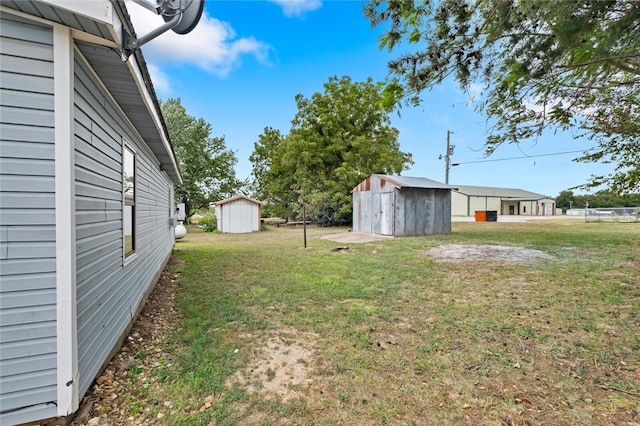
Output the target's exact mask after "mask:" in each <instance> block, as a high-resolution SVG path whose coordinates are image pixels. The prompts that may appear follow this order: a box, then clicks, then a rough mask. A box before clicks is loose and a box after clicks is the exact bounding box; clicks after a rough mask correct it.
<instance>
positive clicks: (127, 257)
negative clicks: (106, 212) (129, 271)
mask: <svg viewBox="0 0 640 426" xmlns="http://www.w3.org/2000/svg"><path fill="white" fill-rule="evenodd" d="M127 151H129V152H131V153H132V154H133V188H134V189H133V201H132V204H131V207H132V208H133V223H132V224H131V242H132V245H133V248H132V250H131V251H129V252H127V244H126V238H127V232H126V226H125V223H126V214H127V213H126V210H127V209H126V207H127V200H126V197H125V182H124V180H125V176H126V170H125V165H126V155H127ZM137 157H138V152H137V151H136V150H135V149H134V148H133V144H131V143H130V142H129V141H128V140H127V139H126V138H122V173H121V176H122V259H123V264H127V263H129V262H131V261H132V260H133V259H134V258H135V257H136V256H137V253H138V238H137V235H138V232H137V231H138V209H137V208H136V204H137V201H138V200H137V198H138V197H137V195H136V193H137V191H136V188H135V187H136V181H137V174H138V173H137V168H138V167H137V163H138V159H137Z"/></svg>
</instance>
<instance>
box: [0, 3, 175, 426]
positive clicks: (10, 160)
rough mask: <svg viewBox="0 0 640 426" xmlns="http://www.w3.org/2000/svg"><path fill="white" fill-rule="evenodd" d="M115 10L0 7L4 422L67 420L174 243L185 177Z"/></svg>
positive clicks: (0, 390) (0, 373)
mask: <svg viewBox="0 0 640 426" xmlns="http://www.w3.org/2000/svg"><path fill="white" fill-rule="evenodd" d="M123 32H128V33H133V27H132V25H131V22H130V20H129V16H128V13H127V11H126V7H125V5H124V2H123V1H120V0H118V1H115V0H114V1H108V0H93V1H62V0H60V1H28V0H20V1H17V0H16V1H10V0H1V2H0V55H1V57H0V90H1V92H0V282H1V286H0V424H2V425H13V424H20V423H26V422H42V423H44V422H46V421H48V420H51V419H60V418H65V417H68V416H70V415H72V414H73V413H74V412H75V411H76V410H77V409H78V406H79V401H80V400H81V398H82V396H83V395H84V394H85V393H86V392H87V390H88V389H89V388H90V386H91V384H92V382H93V381H94V379H95V378H96V376H97V375H98V374H99V373H100V372H101V370H102V369H103V368H104V366H105V365H106V363H107V362H108V361H109V360H110V359H111V357H112V356H113V355H114V354H115V352H116V351H117V350H118V349H119V347H120V345H121V343H122V341H123V339H124V338H126V334H127V332H128V330H129V329H130V327H131V325H132V322H133V320H134V319H135V317H136V316H137V314H138V313H139V311H140V310H141V308H142V306H143V305H144V302H145V301H146V297H147V296H148V294H149V292H150V291H151V290H152V288H153V286H154V285H155V283H156V281H157V278H158V277H159V274H160V272H161V271H162V269H163V267H164V265H165V264H166V262H167V261H168V259H169V256H170V255H171V252H172V248H173V245H174V242H175V240H174V228H173V226H174V223H175V217H174V216H175V208H174V203H173V184H174V183H176V182H179V181H180V173H179V169H178V166H177V163H176V160H175V156H174V154H173V150H172V147H171V145H170V141H169V138H168V136H167V131H166V128H165V125H164V122H163V120H162V116H161V113H160V108H159V104H158V101H157V99H156V96H155V93H154V90H153V87H152V85H151V80H150V77H149V73H148V70H147V67H146V64H145V62H144V59H143V57H142V55H141V54H140V52H136V53H135V54H134V55H132V56H131V57H130V58H129V60H128V61H126V62H123V60H122V58H121V54H120V46H121V40H120V39H121V37H122V34H123Z"/></svg>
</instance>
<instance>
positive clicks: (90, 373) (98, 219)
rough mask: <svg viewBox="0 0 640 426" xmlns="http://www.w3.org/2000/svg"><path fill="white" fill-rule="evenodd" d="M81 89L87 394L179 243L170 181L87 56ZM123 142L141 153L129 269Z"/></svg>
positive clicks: (79, 176)
mask: <svg viewBox="0 0 640 426" xmlns="http://www.w3.org/2000/svg"><path fill="white" fill-rule="evenodd" d="M114 54H116V53H115V52H114ZM74 84H75V135H76V139H75V144H76V145H75V149H76V156H75V167H76V169H75V176H76V188H75V189H76V225H77V228H76V238H77V297H78V305H77V307H78V370H79V372H80V384H79V392H80V395H82V394H83V393H85V392H86V390H87V389H88V388H89V386H90V384H91V382H92V381H93V379H94V378H95V376H96V374H97V373H98V372H99V370H100V368H101V367H102V365H103V364H104V363H105V362H106V361H108V357H109V355H111V352H112V351H113V349H114V345H116V344H117V343H118V340H119V339H120V338H121V337H122V335H123V333H124V332H125V331H126V329H127V327H128V326H129V325H130V323H131V320H132V317H133V316H134V315H135V313H136V311H137V310H138V308H139V305H140V303H141V301H142V299H143V297H144V295H145V293H146V292H147V291H148V290H149V288H150V286H151V285H152V284H153V283H154V277H155V276H156V274H157V273H158V272H159V271H160V270H161V269H162V267H163V265H164V261H165V260H166V259H167V257H168V256H169V255H170V253H171V249H172V247H173V242H174V237H173V228H172V227H171V226H170V225H169V218H170V215H171V214H172V210H173V202H172V185H171V182H170V180H169V178H168V177H167V176H166V174H165V173H164V172H162V171H160V168H159V166H158V162H157V160H156V159H155V158H154V157H153V156H152V154H151V151H150V150H149V149H148V147H147V146H146V145H145V143H144V141H142V140H140V139H139V137H138V135H137V133H135V132H134V131H133V130H132V129H130V128H129V127H128V125H127V122H126V121H125V117H124V116H123V114H122V112H121V110H120V109H119V108H118V106H117V105H115V104H114V103H113V101H112V99H111V98H110V97H109V96H108V94H107V93H105V90H104V88H103V87H102V86H101V85H100V84H99V82H98V81H97V77H96V76H95V74H94V73H93V72H92V70H91V69H90V68H89V67H88V65H87V64H86V63H85V62H84V61H83V60H82V59H81V58H76V63H75V83H74ZM141 107H142V106H141ZM123 137H126V138H127V140H128V142H129V143H130V144H131V145H132V146H133V148H134V149H135V151H136V152H137V155H136V185H135V187H136V210H137V213H136V216H137V217H136V222H137V232H136V255H135V257H134V258H133V259H131V260H129V259H127V262H126V263H123V230H122V155H123V154H122V152H123V146H122V145H123Z"/></svg>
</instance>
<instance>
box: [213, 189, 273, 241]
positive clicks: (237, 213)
mask: <svg viewBox="0 0 640 426" xmlns="http://www.w3.org/2000/svg"><path fill="white" fill-rule="evenodd" d="M263 204H264V203H263V202H262V201H258V200H254V199H253V198H249V197H247V196H245V195H237V196H235V197H231V198H227V199H226V200H222V201H218V202H216V203H215V205H216V222H217V225H216V227H217V229H218V231H219V232H222V233H225V234H242V233H247V232H256V231H259V230H260V226H261V223H260V216H261V210H262V205H263Z"/></svg>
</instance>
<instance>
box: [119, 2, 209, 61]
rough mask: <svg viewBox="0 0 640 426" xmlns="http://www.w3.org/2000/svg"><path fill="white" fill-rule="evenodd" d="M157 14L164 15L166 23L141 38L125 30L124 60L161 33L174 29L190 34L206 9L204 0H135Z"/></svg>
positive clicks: (178, 32) (177, 31) (174, 30)
mask: <svg viewBox="0 0 640 426" xmlns="http://www.w3.org/2000/svg"><path fill="white" fill-rule="evenodd" d="M133 1H134V2H135V3H137V4H139V5H141V6H143V7H145V8H147V9H149V10H150V11H152V12H154V13H155V14H157V15H162V19H164V22H165V23H164V25H161V26H160V27H158V28H156V29H155V30H153V31H151V32H150V33H149V34H146V35H144V36H142V37H140V38H136V37H133V36H131V35H130V34H129V33H127V32H125V33H124V37H123V38H122V50H123V52H122V60H123V61H126V60H127V59H128V58H129V56H131V54H132V53H133V52H134V51H135V50H136V49H139V48H140V47H141V46H142V45H143V44H145V43H148V42H149V41H151V40H153V39H154V38H156V37H158V36H159V35H160V34H163V33H165V32H166V31H168V30H173V32H175V33H177V34H188V33H190V32H191V31H193V29H194V28H195V27H196V25H198V22H199V21H200V18H201V17H202V12H203V11H204V0H133Z"/></svg>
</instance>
